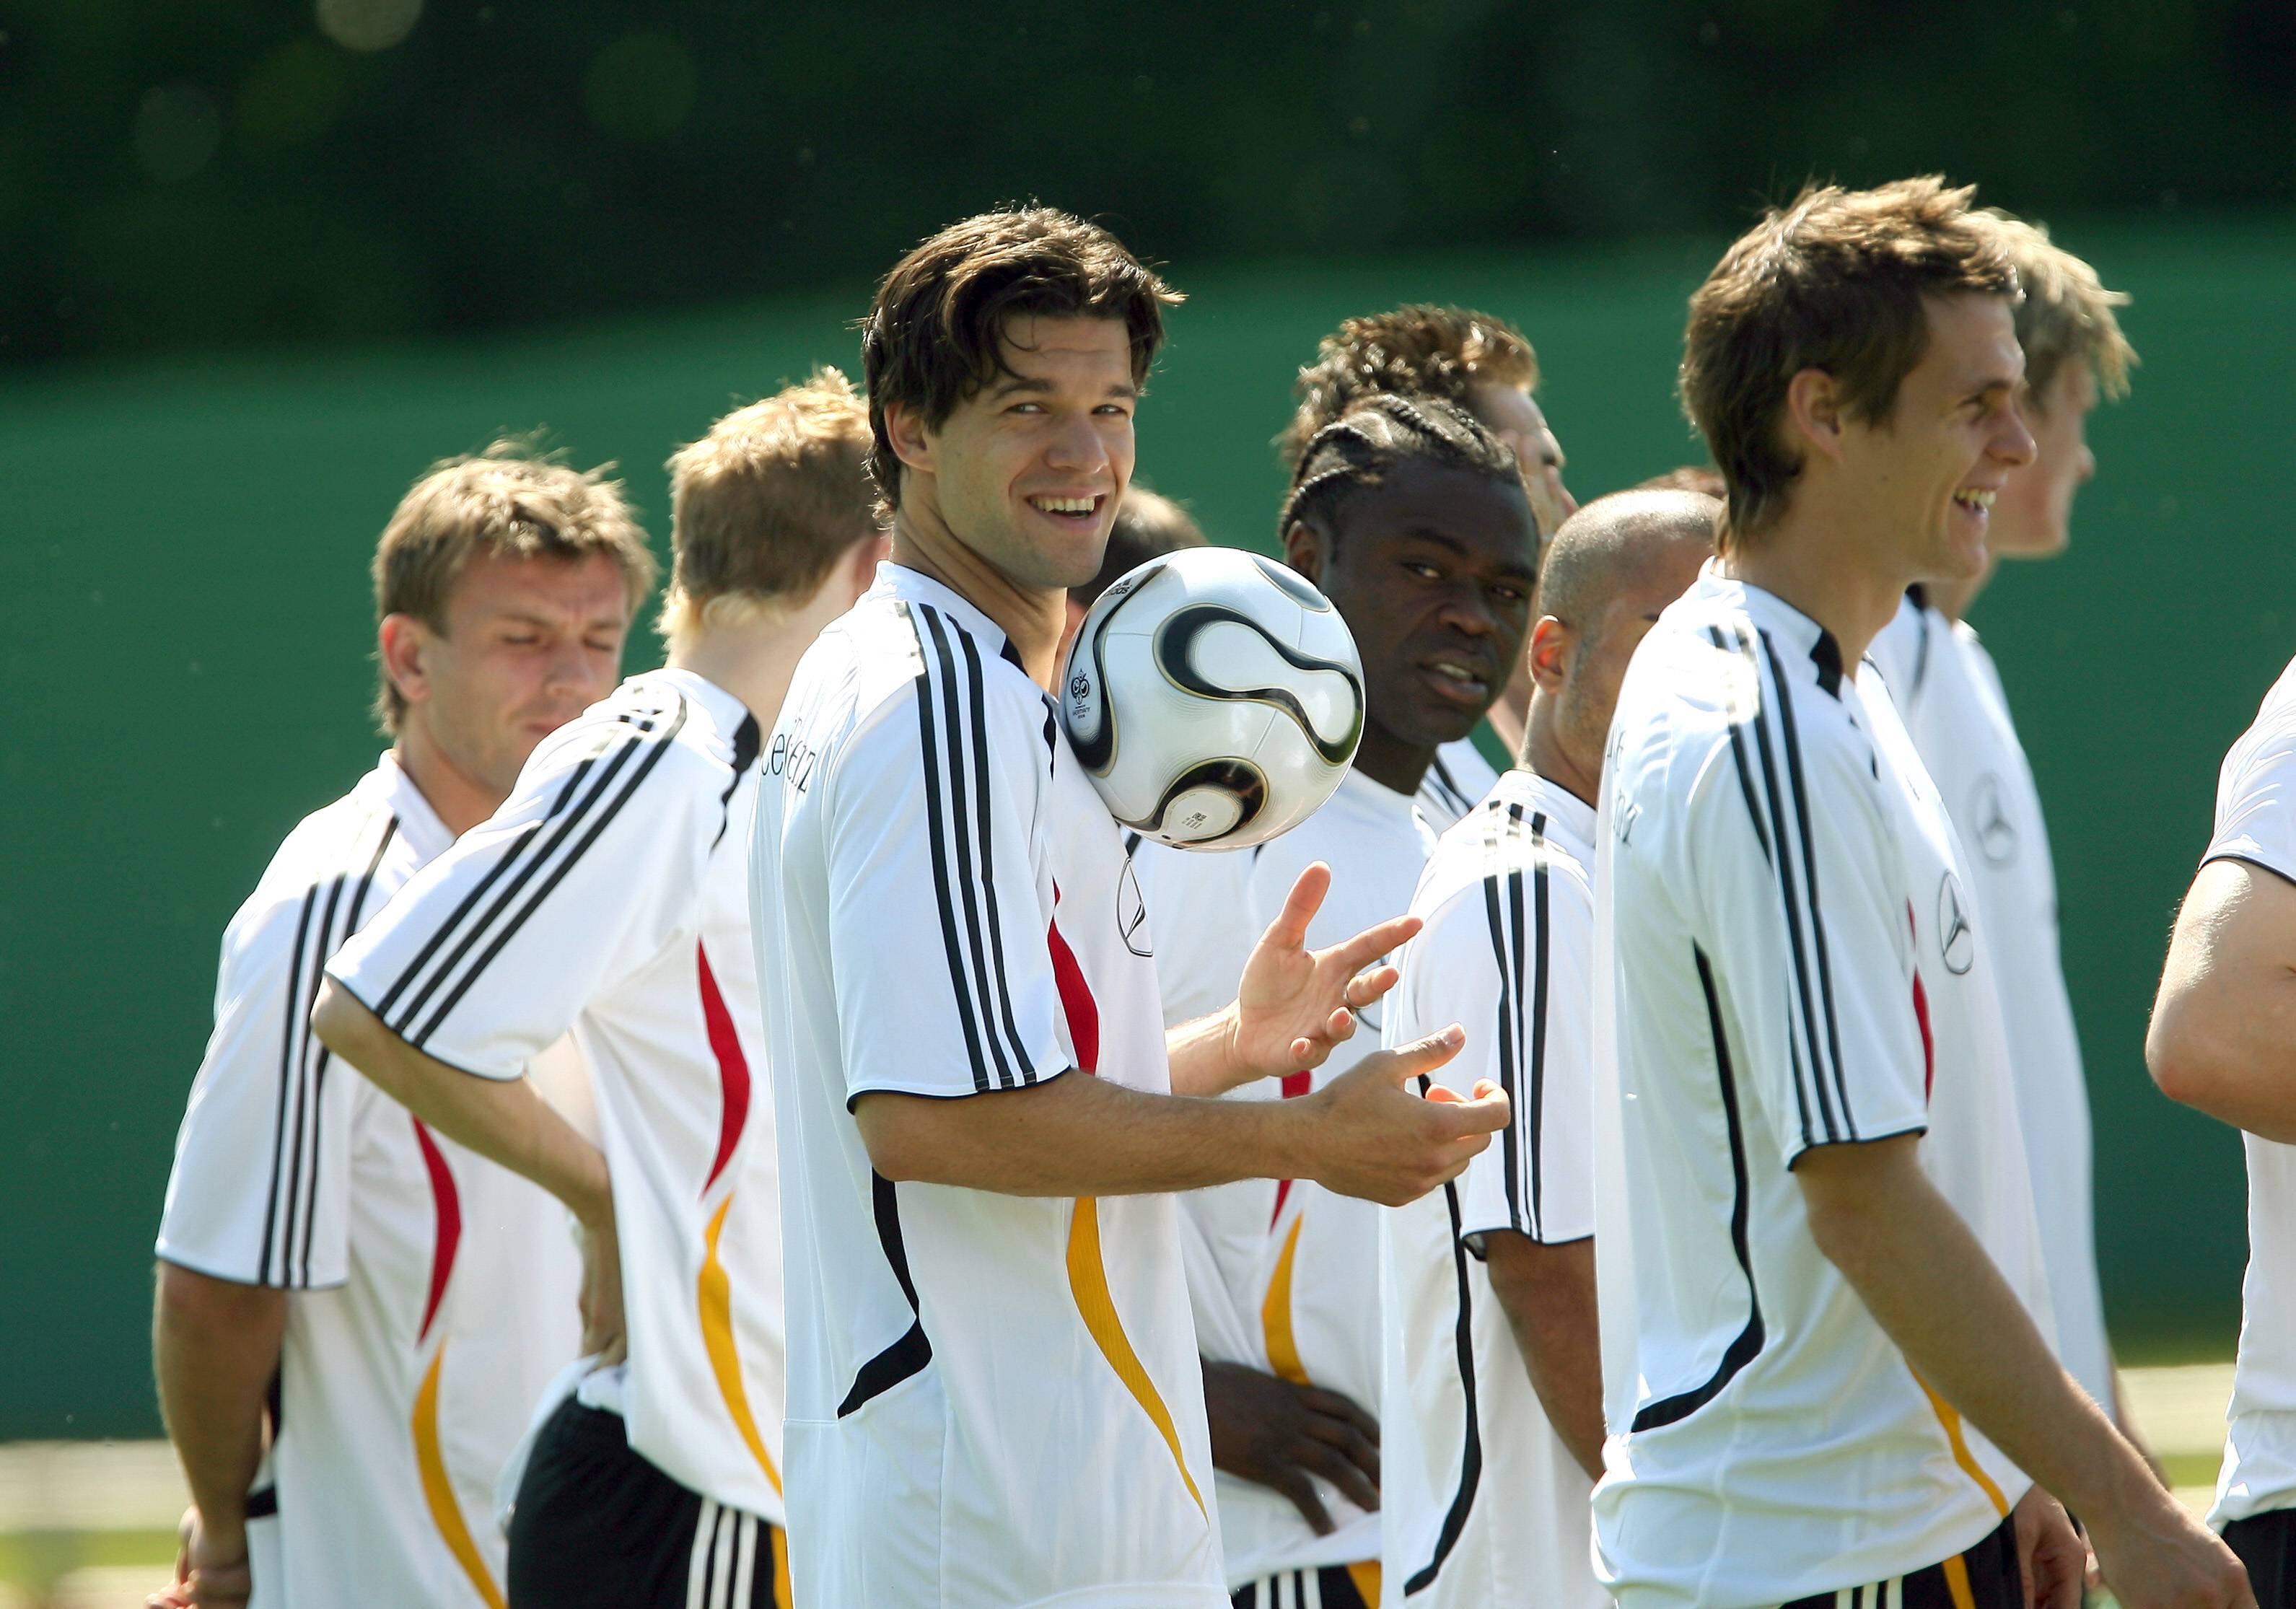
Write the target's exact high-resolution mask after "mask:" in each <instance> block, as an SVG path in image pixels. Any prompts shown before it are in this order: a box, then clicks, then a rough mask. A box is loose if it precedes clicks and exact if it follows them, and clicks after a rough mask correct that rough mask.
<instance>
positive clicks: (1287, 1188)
mask: <svg viewBox="0 0 2296 1609" xmlns="http://www.w3.org/2000/svg"><path fill="white" fill-rule="evenodd" d="M1315 1080H1316V1075H1315V1074H1314V1073H1312V1072H1310V1071H1308V1070H1307V1069H1306V1068H1304V1067H1302V1068H1301V1069H1300V1071H1297V1072H1287V1073H1285V1074H1284V1075H1283V1079H1282V1080H1281V1081H1280V1083H1279V1086H1278V1087H1279V1088H1281V1089H1282V1090H1283V1098H1284V1099H1285V1100H1287V1101H1292V1100H1297V1099H1299V1097H1300V1096H1303V1095H1305V1094H1307V1093H1308V1085H1310V1084H1312V1083H1314V1082H1315ZM1291 1194H1292V1181H1291V1180H1290V1179H1288V1178H1279V1179H1277V1180H1276V1181H1275V1211H1273V1212H1270V1213H1269V1214H1268V1215H1267V1227H1268V1228H1269V1229H1271V1230H1273V1229H1274V1228H1275V1220H1276V1219H1279V1218H1282V1217H1283V1203H1284V1201H1285V1199H1286V1198H1287V1197H1289V1196H1290V1195H1291Z"/></svg>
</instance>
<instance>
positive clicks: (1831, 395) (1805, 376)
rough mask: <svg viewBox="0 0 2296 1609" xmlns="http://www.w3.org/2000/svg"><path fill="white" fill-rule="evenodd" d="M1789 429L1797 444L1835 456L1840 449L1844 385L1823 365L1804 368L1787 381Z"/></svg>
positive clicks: (1787, 431)
mask: <svg viewBox="0 0 2296 1609" xmlns="http://www.w3.org/2000/svg"><path fill="white" fill-rule="evenodd" d="M1785 415H1786V420H1785V423H1786V433H1787V435H1788V436H1789V437H1790V438H1791V439H1792V440H1793V441H1794V442H1796V443H1797V444H1799V445H1800V446H1804V447H1809V448H1810V449H1811V450H1813V451H1815V452H1819V453H1823V454H1825V456H1827V457H1829V458H1832V457H1835V456H1839V455H1840V453H1841V431H1842V426H1843V424H1844V423H1845V418H1844V414H1843V409H1842V405H1841V386H1840V385H1838V384H1837V383H1835V381H1834V378H1833V375H1831V374H1827V373H1826V372H1825V370H1824V369H1803V370H1801V371H1800V373H1799V374H1795V376H1794V377H1793V378H1792V380H1790V381H1788V382H1786V406H1785Z"/></svg>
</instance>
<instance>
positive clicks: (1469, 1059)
mask: <svg viewBox="0 0 2296 1609" xmlns="http://www.w3.org/2000/svg"><path fill="white" fill-rule="evenodd" d="M1594 862H1595V810H1594V807H1593V806H1591V805H1588V804H1587V803H1586V802H1584V801H1583V800H1579V799H1577V798H1574V797H1573V796H1572V795H1571V794H1570V793H1569V792H1565V791H1564V790H1562V788H1559V787H1557V786H1555V785H1554V784H1553V783H1551V782H1548V781H1546V779H1545V778H1544V777H1540V776H1534V775H1532V774H1531V773H1530V772H1528V771H1521V770H1516V771H1508V772H1506V773H1505V774H1504V775H1503V776H1500V778H1499V779H1498V781H1497V784H1495V785H1494V787H1493V789H1492V791H1491V792H1490V794H1489V796H1488V798H1486V799H1485V800H1483V802H1482V803H1481V804H1480V805H1479V806H1477V807H1476V808H1475V809H1474V810H1472V812H1471V813H1470V814H1469V815H1468V816H1467V817H1466V818H1465V819H1464V820H1462V821H1461V822H1459V824H1458V825H1456V826H1454V827H1452V828H1451V830H1450V831H1448V832H1447V833H1444V834H1443V838H1442V841H1441V842H1440V843H1439V845H1438V846H1437V847H1436V850H1435V855H1434V858H1432V859H1431V860H1430V861H1429V862H1428V865H1427V871H1426V874H1425V875H1424V876H1423V877H1422V878H1421V879H1420V882H1419V891H1418V893H1417V894H1416V895H1415V897H1414V898H1413V899H1412V902H1411V909H1412V914H1413V915H1416V916H1419V917H1420V918H1422V919H1423V921H1424V922H1425V923H1426V924H1427V925H1426V926H1425V927H1424V928H1423V929H1422V930H1421V931H1420V933H1419V936H1418V937H1417V938H1415V939H1414V940H1412V941H1411V942H1410V943H1409V944H1407V945H1406V946H1405V947H1404V948H1403V952H1402V955H1401V957H1400V963H1399V964H1400V965H1401V968H1402V972H1403V978H1402V981H1400V982H1399V983H1398V984H1397V985H1396V988H1395V991H1394V993H1393V994H1391V995H1390V997H1389V999H1388V1014H1387V1024H1386V1041H1387V1043H1388V1045H1389V1046H1390V1047H1394V1046H1398V1045H1404V1044H1408V1043H1410V1042H1411V1041H1412V1040H1415V1039H1419V1038H1425V1037H1426V1036H1427V1035H1429V1034H1431V1033H1434V1032H1436V1031H1438V1030H1440V1029H1442V1028H1443V1027H1445V1026H1446V1025H1447V1024H1449V1023H1452V1022H1457V1023H1460V1024H1462V1025H1463V1026H1464V1027H1465V1029H1466V1030H1467V1042H1466V1044H1465V1046H1464V1047H1462V1049H1461V1050H1460V1052H1459V1054H1458V1055H1456V1056H1455V1057H1453V1058H1452V1059H1451V1060H1450V1061H1449V1062H1448V1063H1445V1064H1444V1065H1443V1066H1441V1067H1439V1068H1438V1069H1436V1070H1435V1071H1434V1072H1433V1073H1432V1074H1431V1075H1430V1077H1431V1081H1433V1082H1436V1083H1440V1084H1443V1085H1445V1086H1447V1087H1448V1088H1451V1089H1454V1090H1456V1091H1457V1092H1458V1093H1459V1094H1461V1095H1468V1094H1472V1091H1473V1089H1474V1088H1475V1085H1476V1083H1477V1082H1478V1081H1479V1080H1483V1079H1488V1080H1491V1081H1492V1082H1493V1083H1495V1084H1497V1085H1498V1086H1499V1087H1500V1088H1503V1089H1505V1091H1506V1092H1507V1096H1508V1099H1509V1100H1510V1101H1511V1102H1512V1103H1513V1109H1514V1116H1513V1121H1512V1122H1511V1123H1510V1124H1509V1126H1508V1129H1507V1130H1506V1132H1505V1134H1503V1135H1501V1136H1499V1137H1497V1139H1496V1140H1494V1142H1493V1143H1492V1145H1490V1146H1489V1148H1488V1149H1487V1150H1485V1151H1483V1152H1481V1153H1480V1154H1478V1155H1477V1156H1476V1158H1475V1160H1474V1161H1473V1162H1470V1163H1469V1164H1468V1165H1467V1171H1466V1173H1465V1174H1464V1175H1463V1176H1462V1177H1461V1178H1459V1180H1458V1181H1457V1182H1456V1183H1455V1184H1451V1185H1447V1186H1444V1187H1443V1188H1442V1189H1440V1190H1438V1191H1435V1192H1434V1193H1432V1194H1428V1195H1424V1196H1422V1197H1421V1198H1420V1199H1419V1200H1417V1201H1415V1202H1413V1203H1411V1204H1410V1205H1408V1206H1406V1207H1399V1208H1398V1209H1396V1210H1395V1211H1391V1212H1384V1213H1382V1214H1381V1215H1380V1216H1381V1219H1382V1224H1381V1235H1382V1245H1381V1251H1382V1265H1383V1277H1384V1281H1385V1294H1386V1301H1387V1308H1388V1311H1389V1312H1390V1313H1391V1314H1392V1315H1393V1318H1392V1321H1391V1322H1390V1323H1389V1325H1388V1326H1387V1345H1386V1364H1385V1367H1386V1389H1385V1391H1384V1392H1383V1400H1384V1402H1385V1406H1386V1410H1387V1411H1386V1414H1385V1416H1383V1417H1382V1420H1381V1424H1380V1430H1381V1435H1380V1461H1381V1462H1380V1466H1381V1472H1382V1478H1381V1483H1380V1504H1381V1514H1382V1522H1383V1525H1384V1547H1383V1549H1382V1552H1383V1558H1382V1564H1383V1566H1384V1568H1383V1571H1382V1578H1383V1579H1382V1592H1383V1597H1382V1604H1384V1605H1388V1606H1389V1609H1401V1606H1402V1605H1413V1606H1414V1609H1417V1606H1419V1605H1426V1606H1428V1609H1488V1606H1489V1605H1526V1606H1528V1605H1538V1609H1607V1605H1609V1603H1610V1597H1609V1596H1608V1595H1607V1594H1606V1593H1604V1592H1603V1588H1601V1586H1600V1585H1598V1584H1597V1583H1596V1581H1595V1568H1594V1560H1593V1537H1592V1523H1591V1516H1590V1514H1589V1510H1588V1506H1587V1501H1588V1498H1589V1497H1590V1496H1591V1494H1592V1492H1593V1490H1594V1483H1593V1482H1591V1481H1589V1480H1588V1479H1587V1474H1586V1472H1585V1471H1584V1470H1582V1469H1580V1468H1579V1463H1578V1460H1577V1459H1575V1458H1573V1457H1571V1456H1570V1449H1568V1448H1566V1447H1565V1446H1564V1445H1563V1444H1562V1438H1560V1437H1559V1436H1557V1435H1556V1434H1555V1433H1554V1426H1553V1424H1551V1423H1550V1422H1549V1421H1548V1419H1547V1417H1546V1409H1545V1408H1543V1407H1542V1406H1541V1404H1540V1402H1539V1400H1538V1391H1536V1390H1534V1389H1533V1387H1532V1385H1531V1383H1530V1375H1529V1370H1528V1368H1527V1367H1525V1364H1524V1360H1523V1356H1522V1350H1521V1347H1520V1346H1519V1345H1518V1344H1517V1342H1516V1341H1515V1337H1514V1334H1513V1328H1512V1326H1510V1325H1509V1323H1508V1321H1507V1316H1506V1311H1505V1309H1504V1308H1502V1307H1501V1306H1500V1305H1499V1302H1498V1299H1497V1296H1496V1295H1495V1294H1494V1293H1493V1291H1492V1288H1491V1281H1490V1275H1489V1273H1488V1271H1487V1270H1486V1269H1485V1268H1484V1266H1483V1262H1482V1259H1481V1244H1482V1237H1483V1236H1484V1235H1488V1234H1491V1233H1493V1232H1496V1231H1500V1230H1512V1231H1513V1232H1514V1233H1516V1234H1518V1235H1529V1237H1530V1238H1531V1239H1533V1240H1536V1241H1538V1242H1540V1243H1541V1244H1546V1245H1560V1244H1564V1243H1566V1242H1570V1241H1574V1240H1582V1239H1584V1238H1586V1237H1587V1235H1592V1234H1593V1233H1594V1232H1595V1191H1594V1137H1593V1134H1592V1132H1591V1129H1590V1127H1589V1125H1590V1123H1591V1121H1592V1107H1593V1102H1594V1074H1593V1068H1592V1065H1591V1059H1590V1058H1591V1052H1592V1042H1591V1038H1590V1032H1589V1030H1590V1027H1591V1023H1590V1021H1589V1018H1590V1014H1591V1013H1592V1010H1593V1006H1594V989H1593V976H1592V968H1593V966H1594V960H1595V956H1594V949H1595V932H1594V922H1595V907H1594V892H1593V884H1592V873H1593V867H1594Z"/></svg>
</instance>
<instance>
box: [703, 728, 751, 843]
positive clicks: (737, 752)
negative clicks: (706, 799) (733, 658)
mask: <svg viewBox="0 0 2296 1609" xmlns="http://www.w3.org/2000/svg"><path fill="white" fill-rule="evenodd" d="M763 746H764V737H763V735H762V734H761V733H760V732H759V731H758V718H757V717H756V716H754V715H745V716H743V717H742V724H741V725H740V726H738V727H734V776H733V780H732V781H730V782H728V783H727V784H726V791H725V792H723V793H720V794H719V795H717V837H715V838H713V839H711V840H710V841H709V847H710V848H711V849H712V850H715V849H716V848H717V846H718V845H719V844H721V843H723V842H725V841H726V826H727V825H728V824H729V822H730V820H731V817H732V814H733V807H734V789H736V788H738V787H740V786H741V785H742V778H743V777H744V776H748V775H749V774H750V767H751V766H754V765H756V764H757V763H758V749H759V748H761V747H763Z"/></svg>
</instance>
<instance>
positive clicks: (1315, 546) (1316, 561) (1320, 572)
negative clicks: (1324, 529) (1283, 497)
mask: <svg viewBox="0 0 2296 1609" xmlns="http://www.w3.org/2000/svg"><path fill="white" fill-rule="evenodd" d="M1283 562H1285V563H1286V564H1288V565H1290V566H1291V567H1292V569H1293V570H1294V571H1298V572H1299V573H1300V575H1302V576H1305V577H1306V578H1307V579H1308V584H1309V585H1310V586H1314V587H1321V586H1322V585H1323V584H1324V538H1322V537H1320V536H1318V535H1317V534H1316V529H1315V528H1314V527H1313V526H1311V525H1309V524H1308V522H1307V521H1305V520H1294V521H1292V528H1291V529H1289V530H1287V531H1285V532H1284V533H1283Z"/></svg>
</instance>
